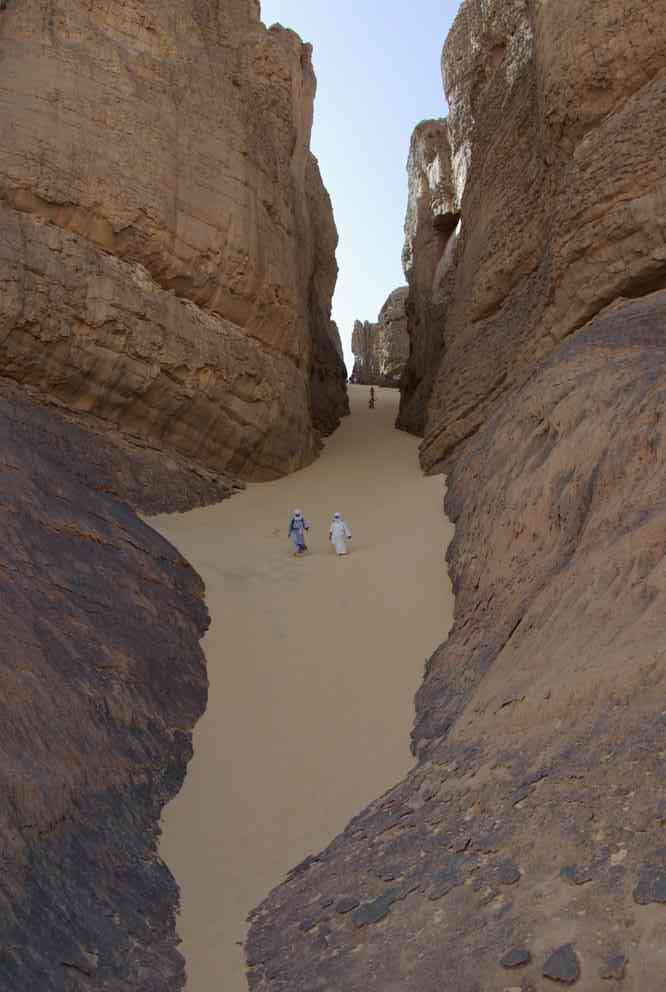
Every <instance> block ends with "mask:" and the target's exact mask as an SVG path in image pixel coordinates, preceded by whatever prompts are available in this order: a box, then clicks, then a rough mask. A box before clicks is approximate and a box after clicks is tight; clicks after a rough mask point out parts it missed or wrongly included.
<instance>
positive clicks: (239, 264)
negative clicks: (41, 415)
mask: <svg viewBox="0 0 666 992" xmlns="http://www.w3.org/2000/svg"><path fill="white" fill-rule="evenodd" d="M0 42H1V44H2V50H3V59H2V64H1V66H0V209H1V217H0V230H1V231H2V234H1V235H0V260H1V262H2V275H1V276H0V368H2V369H3V372H4V374H6V375H8V376H11V377H13V378H14V379H16V381H18V382H25V383H28V384H30V385H33V386H35V387H39V388H40V389H41V390H42V392H43V393H44V394H45V395H47V396H53V397H55V398H58V399H60V400H63V401H64V402H65V403H66V404H67V405H68V406H70V407H72V408H75V409H77V410H81V411H85V412H93V413H95V414H96V415H97V416H99V417H101V418H104V419H105V420H107V421H108V422H109V423H110V424H112V425H114V426H116V427H119V428H121V429H122V430H127V431H129V432H132V433H135V434H139V435H141V436H143V437H144V438H145V439H146V440H147V441H149V442H150V443H155V444H160V445H163V446H164V448H165V449H167V450H169V451H175V452H178V453H179V454H181V455H183V456H184V457H186V458H188V459H190V460H197V461H199V462H200V463H201V464H202V465H203V466H206V467H208V468H209V469H211V470H212V471H214V472H224V471H226V472H229V473H231V474H232V475H236V476H242V477H243V478H248V479H250V478H251V479H266V478H275V477H276V476H278V475H280V474H283V473H285V472H288V471H291V470H294V469H296V468H299V467H301V466H302V465H304V464H307V463H308V462H309V461H311V460H312V458H314V457H315V455H316V453H317V451H318V449H319V447H320V436H321V434H326V433H330V432H331V431H332V430H334V429H335V427H336V426H337V424H338V423H339V419H340V417H341V416H342V415H344V414H345V413H346V412H347V411H348V403H347V396H346V386H345V380H346V371H345V368H344V364H343V362H342V359H341V357H340V356H339V340H338V339H337V329H336V328H335V325H334V324H332V322H331V319H330V318H331V297H332V293H333V289H334V286H335V281H336V276H337V267H336V262H335V247H336V243H337V233H336V230H335V224H334V221H333V214H332V210H331V205H330V201H329V198H328V195H327V193H326V191H325V189H324V187H323V184H322V181H321V177H320V175H319V168H318V165H317V162H316V159H315V158H314V157H313V156H312V154H311V152H310V150H309V142H310V131H311V125H312V113H313V101H314V94H315V87H316V82H315V76H314V72H313V69H312V63H311V49H310V46H308V45H304V44H302V42H301V41H300V39H299V38H298V37H297V35H295V34H294V33H293V32H291V31H288V30H286V29H284V28H281V27H279V26H275V27H273V28H271V29H270V31H269V30H267V29H266V28H265V27H264V25H263V24H262V23H261V21H260V19H259V5H258V4H257V3H255V2H254V0H230V2H228V3H224V4H222V5H220V4H213V3H209V2H204V3H200V2H195V0H187V2H185V3H184V4H183V3H180V4H177V5H175V4H174V3H173V2H167V3H164V2H158V0H147V2H146V0H128V2H126V3H123V4H116V5H114V6H113V9H111V10H108V9H107V8H106V7H104V8H102V7H99V5H92V6H91V5H90V4H89V3H87V2H84V0H67V2H64V0H56V2H55V3H53V2H51V0H37V2H35V3H32V4H21V3H18V4H14V3H11V4H9V5H4V10H2V11H0ZM82 81H83V82H82Z"/></svg>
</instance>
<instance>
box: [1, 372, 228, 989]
mask: <svg viewBox="0 0 666 992" xmlns="http://www.w3.org/2000/svg"><path fill="white" fill-rule="evenodd" d="M0 440H1V445H2V454H1V455H0V480H1V484H0V490H1V493H2V496H1V500H0V516H1V519H2V540H1V542H0V624H1V627H2V635H3V648H2V651H0V686H1V689H0V704H1V708H2V757H1V758H0V785H1V788H2V804H1V805H0V841H1V844H2V857H3V867H2V873H1V876H0V915H1V917H2V927H1V931H0V932H1V934H2V936H1V938H0V988H2V989H3V990H7V992H9V990H11V992H32V990H34V989H39V990H40V992H51V990H53V992H63V990H66V992H88V990H90V992H92V990H93V989H95V990H97V989H102V988H103V989H108V990H109V992H126V990H128V989H139V988H141V989H145V990H146V992H163V990H164V989H167V988H168V989H174V990H176V989H179V988H181V987H182V984H183V981H184V968H183V959H182V957H181V955H180V953H179V952H178V950H177V938H176V934H175V909H176V906H177V903H178V890H177V887H176V884H175V882H174V880H173V878H172V877H171V874H170V872H169V871H168V869H167V868H166V867H165V866H164V865H163V864H162V862H161V861H160V859H159V857H158V855H157V838H158V824H159V820H160V815H161V811H162V807H163V806H164V804H165V803H166V802H168V801H169V800H170V799H171V798H173V796H174V795H175V794H176V793H177V792H178V790H179V788H180V786H181V783H182V780H183V777H184V774H185V767H186V764H187V762H188V761H189V759H190V757H191V753H192V743H191V731H192V727H193V725H194V723H195V722H196V720H197V719H198V718H199V716H200V715H201V713H202V712H203V709H204V707H205V703H206V695H207V678H206V670H205V662H204V657H203V654H202V651H201V648H200V646H199V639H200V637H201V636H202V635H203V633H204V631H205V629H206V627H207V626H208V615H207V611H206V608H205V605H204V602H203V583H202V582H201V580H200V579H199V577H198V576H197V575H196V574H195V573H194V572H193V571H192V569H191V567H190V566H189V565H188V564H187V562H186V561H185V560H184V559H183V558H182V557H181V556H180V555H179V554H178V552H177V551H176V550H175V549H174V548H172V547H171V546H170V545H169V544H168V542H167V541H165V540H164V539H163V538H162V537H160V536H159V535H158V534H156V533H155V532H154V531H153V530H151V529H150V528H149V527H148V526H147V525H146V524H145V523H143V522H142V521H141V520H140V519H139V518H138V517H137V516H136V514H135V513H134V512H133V511H132V510H130V508H129V507H128V506H127V505H126V504H125V503H124V502H121V500H122V499H127V500H129V501H131V502H133V503H134V504H135V505H136V506H139V507H141V508H142V509H144V510H151V511H154V510H157V509H174V508H176V507H178V508H184V506H185V505H192V503H196V502H201V501H202V500H204V499H213V498H217V499H219V498H221V497H222V496H223V495H225V493H228V491H229V489H228V487H227V486H226V485H225V483H224V482H223V481H222V480H216V479H214V478H213V477H212V476H210V477H206V476H205V473H199V472H197V473H193V471H192V469H191V468H189V467H187V466H186V465H185V464H184V463H182V462H180V461H179V459H178V458H177V457H176V458H174V459H172V460H170V461H169V460H167V459H165V458H164V456H163V455H162V454H160V456H159V458H156V457H155V453H154V452H153V451H150V450H149V449H146V448H144V447H142V446H138V447H133V446H132V445H131V444H130V442H129V441H128V440H127V439H125V438H122V437H120V436H112V435H108V434H102V433H99V432H98V431H96V430H94V429H92V428H90V427H88V426H86V424H85V423H83V422H79V423H76V422H74V421H73V420H72V419H71V417H70V416H69V415H65V414H64V413H63V412H61V411H60V410H59V409H58V408H57V407H56V406H54V405H52V404H51V405H48V406H42V405H40V404H39V403H37V402H36V401H35V397H34V396H33V395H31V393H30V390H28V389H26V388H25V387H21V388H19V387H17V386H16V385H14V384H11V383H8V382H7V381H6V380H0Z"/></svg>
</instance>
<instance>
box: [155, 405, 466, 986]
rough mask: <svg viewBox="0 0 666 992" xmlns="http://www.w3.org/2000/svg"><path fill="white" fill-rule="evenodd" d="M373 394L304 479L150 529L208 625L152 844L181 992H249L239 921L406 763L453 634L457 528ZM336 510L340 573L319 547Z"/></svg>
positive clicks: (257, 489) (413, 446)
mask: <svg viewBox="0 0 666 992" xmlns="http://www.w3.org/2000/svg"><path fill="white" fill-rule="evenodd" d="M376 392H377V407H376V409H375V410H369V409H368V407H367V396H368V390H367V389H366V388H365V387H361V386H356V387H354V386H352V387H351V389H350V393H351V405H352V414H351V416H350V417H348V418H346V420H345V421H344V422H343V425H342V426H341V427H340V429H339V430H338V431H337V432H336V433H335V435H334V436H333V437H332V438H330V439H329V440H328V442H327V444H326V447H325V450H324V451H323V453H322V455H321V457H320V459H319V460H318V461H317V462H316V463H315V464H314V465H312V466H310V467H309V468H307V469H304V470H303V471H301V472H298V473H297V474H295V475H292V476H290V477H288V478H286V479H281V480H280V481H278V482H271V483H266V484H262V485H252V486H249V487H248V489H247V491H246V492H245V493H242V494H241V495H238V496H235V497H234V498H233V499H231V500H227V501H225V502H224V503H221V504H219V505H217V506H212V507H208V508H206V509H200V510H194V511H192V512H190V513H187V514H180V515H171V516H162V517H156V518H153V519H152V520H151V523H152V525H153V526H155V527H156V528H157V529H158V530H159V531H160V532H161V533H162V534H164V535H165V536H166V537H167V538H168V539H169V540H170V541H171V542H172V543H173V544H174V545H175V546H176V547H177V548H178V549H179V550H180V551H181V552H182V554H184V555H185V557H186V558H187V559H188V560H189V561H190V562H191V563H192V565H193V566H194V567H195V568H196V569H197V571H198V572H199V573H200V575H201V576H202V577H203V579H204V581H205V583H206V598H207V603H208V607H209V610H210V613H211V617H212V624H211V628H210V630H209V632H208V634H207V636H206V639H205V642H204V649H205V652H206V657H207V660H208V674H209V678H210V696H209V702H208V709H207V711H206V714H205V715H204V717H203V719H202V720H201V721H200V723H199V724H198V726H197V728H196V731H195V735H194V758H193V760H192V762H191V764H190V766H189V770H188V774H187V779H186V781H185V785H184V787H183V789H182V791H181V792H180V794H179V796H178V797H177V798H176V800H175V801H174V802H173V803H171V804H170V805H169V807H168V808H167V809H166V811H165V816H164V820H163V831H164V832H163V838H162V844H161V855H162V857H163V858H164V860H165V861H166V862H167V864H168V865H169V867H170V868H171V871H172V872H173V874H174V875H175V877H176V879H177V881H178V882H179V884H180V886H181V891H182V912H181V915H180V919H179V933H180V935H181V937H182V939H183V945H182V950H183V953H184V954H185V956H186V958H187V971H188V985H187V989H188V992H244V990H245V989H246V987H247V986H246V982H245V977H244V970H245V968H244V958H243V952H242V948H241V946H240V943H239V942H242V940H243V938H244V934H245V918H246V916H247V914H248V912H249V911H250V910H251V909H252V908H253V907H254V906H255V905H257V903H258V902H259V901H260V900H261V899H262V898H263V897H264V896H265V895H266V894H267V892H268V891H269V890H270V889H271V888H272V887H273V886H274V885H276V884H277V883H278V882H279V881H280V880H281V879H282V877H283V876H284V874H285V873H286V872H287V871H288V870H289V869H290V868H292V867H293V866H294V865H296V864H297V863H298V862H299V861H301V860H303V858H305V857H306V856H307V855H308V854H311V853H315V852H317V851H319V850H321V849H322V848H323V847H325V846H326V845H327V843H328V842H329V841H330V840H332V838H333V837H334V836H335V834H337V833H338V832H340V831H341V830H342V829H343V828H344V826H345V824H346V823H347V822H348V820H349V819H350V818H351V817H352V816H353V815H354V814H355V813H357V812H358V811H360V809H361V808H362V807H363V806H364V805H366V804H367V803H368V802H370V801H371V800H372V799H374V798H375V797H376V796H378V795H380V794H381V793H382V792H383V791H384V790H385V789H387V788H388V787H390V786H391V785H393V784H394V783H395V782H396V781H398V779H399V778H400V777H401V776H402V775H403V774H404V773H405V772H406V771H407V770H408V769H409V767H410V766H411V764H412V758H411V755H410V753H409V746H408V732H409V729H410V727H411V723H412V718H413V704H412V697H413V694H414V692H415V690H416V689H417V687H418V685H419V683H420V680H421V677H422V674H423V666H424V662H425V659H426V658H427V657H428V656H429V655H430V654H431V653H432V651H433V650H434V648H435V647H436V646H437V645H438V644H439V643H440V642H441V641H442V640H443V639H444V638H445V637H446V634H447V632H448V629H449V626H450V624H451V622H452V611H453V597H452V593H451V589H450V584H449V581H448V577H447V574H446V565H445V561H444V553H445V550H446V546H447V544H448V542H449V540H450V539H451V537H452V528H451V526H450V524H448V523H447V521H446V519H445V517H444V515H443V510H442V499H443V485H442V479H441V477H439V478H437V477H435V478H430V479H427V478H423V477H422V476H421V474H420V472H419V469H418V461H417V445H418V441H417V439H416V438H414V437H411V436H409V435H407V434H404V433H401V432H399V431H396V430H395V429H394V427H393V424H394V421H395V416H396V413H397V404H398V392H397V390H377V391H376ZM295 507H297V508H300V509H302V510H303V512H304V514H305V516H306V518H307V519H308V521H309V522H310V524H311V530H310V533H309V548H310V553H309V555H308V556H307V557H305V558H303V559H296V558H294V557H293V556H292V554H291V546H290V543H289V542H288V541H287V526H288V522H289V517H290V513H291V511H292V510H293V509H294V508H295ZM335 511H339V512H340V513H342V515H343V517H344V518H345V519H346V521H347V523H348V525H349V527H350V529H351V532H352V535H353V541H352V543H351V546H350V554H349V555H348V556H347V557H346V558H339V557H337V556H336V555H335V553H334V551H333V549H332V547H331V545H330V543H329V542H328V527H329V523H330V519H331V516H332V514H333V513H334V512H335Z"/></svg>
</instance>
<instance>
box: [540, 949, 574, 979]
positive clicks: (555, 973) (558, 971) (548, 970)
mask: <svg viewBox="0 0 666 992" xmlns="http://www.w3.org/2000/svg"><path fill="white" fill-rule="evenodd" d="M542 974H543V975H544V976H545V977H546V978H550V979H552V980H553V981H554V982H564V983H565V985H573V983H574V982H575V981H577V979H578V977H579V975H580V966H579V964H578V958H577V957H576V952H575V951H574V949H573V945H572V944H563V945H562V946H561V947H558V948H557V950H555V951H553V953H552V954H551V955H550V957H549V958H548V959H547V961H546V963H545V964H544V966H543V970H542Z"/></svg>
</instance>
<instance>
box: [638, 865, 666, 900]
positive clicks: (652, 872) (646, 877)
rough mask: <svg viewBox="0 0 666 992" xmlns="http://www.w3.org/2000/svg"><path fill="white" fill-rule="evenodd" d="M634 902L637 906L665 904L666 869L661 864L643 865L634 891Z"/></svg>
mask: <svg viewBox="0 0 666 992" xmlns="http://www.w3.org/2000/svg"><path fill="white" fill-rule="evenodd" d="M634 902H637V903H638V905H639V906H647V905H648V904H649V903H653V902H656V903H666V867H665V866H664V865H663V864H661V865H649V864H647V865H643V867H642V868H641V872H640V876H639V879H638V883H637V885H636V887H635V889H634Z"/></svg>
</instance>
